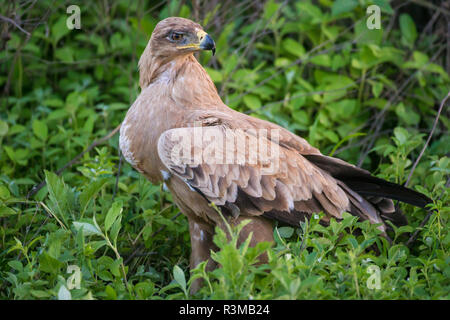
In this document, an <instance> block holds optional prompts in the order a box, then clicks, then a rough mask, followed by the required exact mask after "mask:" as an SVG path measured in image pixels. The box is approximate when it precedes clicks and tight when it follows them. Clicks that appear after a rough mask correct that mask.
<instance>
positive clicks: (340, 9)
mask: <svg viewBox="0 0 450 320" xmlns="http://www.w3.org/2000/svg"><path fill="white" fill-rule="evenodd" d="M357 6H358V1H356V0H336V1H334V2H333V6H332V7H331V14H332V15H333V16H337V15H339V14H341V13H346V12H350V11H352V10H353V9H355V8H356V7H357Z"/></svg>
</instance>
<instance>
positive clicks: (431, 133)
mask: <svg viewBox="0 0 450 320" xmlns="http://www.w3.org/2000/svg"><path fill="white" fill-rule="evenodd" d="M449 97H450V92H449V93H447V96H446V97H445V98H444V99H443V100H442V102H441V105H440V106H439V110H438V113H437V115H436V118H435V119H434V123H433V128H432V129H431V132H430V134H429V135H428V139H427V141H426V142H425V145H424V146H423V148H422V151H420V154H419V156H418V157H417V159H416V161H415V162H414V165H413V166H412V168H411V171H410V172H409V175H408V179H407V180H406V182H405V187H407V186H408V184H409V181H410V180H411V177H412V175H413V173H414V170H416V167H417V165H418V164H419V161H420V159H421V158H422V156H423V153H424V152H425V150H426V148H427V147H428V144H429V143H430V140H431V137H432V136H433V133H434V130H435V129H436V126H437V124H438V121H439V117H440V116H441V112H442V109H443V108H444V104H445V102H446V101H447V100H448V98H449Z"/></svg>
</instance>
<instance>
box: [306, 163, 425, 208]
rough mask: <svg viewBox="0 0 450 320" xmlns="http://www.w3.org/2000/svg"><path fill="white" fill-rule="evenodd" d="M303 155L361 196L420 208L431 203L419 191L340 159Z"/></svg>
mask: <svg viewBox="0 0 450 320" xmlns="http://www.w3.org/2000/svg"><path fill="white" fill-rule="evenodd" d="M305 157H306V158H307V159H308V160H310V161H311V162H312V163H314V164H315V165H317V166H318V167H319V168H321V169H323V170H326V171H328V172H329V173H330V174H331V175H332V176H333V177H334V178H336V179H338V180H340V181H342V182H344V183H345V184H346V185H347V186H348V187H349V188H350V189H352V190H353V191H355V192H356V193H358V194H360V195H361V196H365V197H367V198H377V197H381V198H388V199H393V200H399V201H402V202H406V203H409V204H411V205H414V206H417V207H421V208H424V207H425V206H426V205H427V204H429V203H432V200H431V199H430V198H428V197H427V196H425V195H424V194H422V193H420V192H417V191H414V190H411V189H409V188H406V187H403V186H401V185H398V184H395V183H392V182H389V181H386V180H383V179H380V178H377V177H374V176H372V175H371V174H370V173H369V172H368V171H366V170H363V169H361V168H358V167H355V166H353V165H351V164H348V163H346V162H344V161H342V160H340V159H337V158H331V157H327V156H322V155H307V156H305ZM385 205H386V203H385Z"/></svg>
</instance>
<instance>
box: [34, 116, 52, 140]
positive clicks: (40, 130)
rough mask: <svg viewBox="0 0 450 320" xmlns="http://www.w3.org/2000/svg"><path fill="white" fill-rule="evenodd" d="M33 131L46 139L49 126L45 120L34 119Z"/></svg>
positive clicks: (40, 137) (42, 138) (37, 135)
mask: <svg viewBox="0 0 450 320" xmlns="http://www.w3.org/2000/svg"><path fill="white" fill-rule="evenodd" d="M32 127H33V133H34V134H35V135H36V137H38V138H39V139H41V140H42V141H46V140H47V137H48V128H47V124H46V123H45V122H44V121H41V120H37V119H36V120H34V121H33V125H32Z"/></svg>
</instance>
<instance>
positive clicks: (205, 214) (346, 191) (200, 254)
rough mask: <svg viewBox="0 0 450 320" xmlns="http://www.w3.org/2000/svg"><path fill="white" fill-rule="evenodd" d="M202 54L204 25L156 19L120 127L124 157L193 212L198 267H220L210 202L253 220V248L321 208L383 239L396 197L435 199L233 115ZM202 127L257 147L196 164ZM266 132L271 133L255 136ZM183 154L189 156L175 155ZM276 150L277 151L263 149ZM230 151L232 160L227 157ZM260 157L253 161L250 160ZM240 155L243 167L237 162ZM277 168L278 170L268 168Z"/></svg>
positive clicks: (394, 217) (206, 41)
mask: <svg viewBox="0 0 450 320" xmlns="http://www.w3.org/2000/svg"><path fill="white" fill-rule="evenodd" d="M199 50H213V52H214V50H215V47H214V42H213V41H212V39H211V38H210V37H209V36H208V35H207V34H206V33H205V32H204V31H203V29H202V27H201V26H200V25H198V24H196V23H194V22H192V21H190V20H187V19H183V18H168V19H165V20H163V21H161V22H159V23H158V25H157V26H156V27H155V30H154V31H153V33H152V36H151V38H150V41H149V43H148V45H147V47H146V48H145V51H144V53H143V54H142V56H141V58H140V60H139V71H140V86H141V89H142V91H141V94H140V95H139V97H138V98H137V99H136V101H135V102H134V104H133V105H132V106H131V108H130V109H129V110H128V113H127V115H126V117H125V120H124V122H123V124H122V127H121V130H120V148H121V150H122V153H123V155H124V157H125V158H126V160H127V161H128V162H129V163H130V164H131V165H132V166H133V167H134V168H135V169H136V170H138V171H139V172H140V173H142V174H143V175H144V176H145V177H147V178H148V179H149V180H150V181H151V182H152V183H162V182H165V183H166V185H167V187H168V188H169V190H170V191H171V193H172V195H173V199H174V201H175V203H176V204H177V205H178V207H179V208H180V210H181V211H182V212H183V214H184V215H186V216H187V218H188V220H189V228H190V235H191V245H192V254H191V268H192V267H195V266H196V265H197V264H198V263H199V262H201V261H204V260H207V259H209V265H208V266H209V268H214V266H215V265H214V262H213V261H211V259H210V250H214V249H215V247H214V244H213V242H212V237H213V234H214V227H215V226H219V227H221V228H224V223H223V221H222V219H221V217H220V216H219V214H218V213H217V212H216V210H215V209H214V208H213V207H212V206H211V205H210V203H211V202H214V203H215V204H216V205H217V206H218V207H219V208H221V209H222V212H223V213H224V216H225V217H226V218H227V219H228V220H229V222H230V223H231V224H237V223H239V222H240V221H242V220H244V219H250V220H251V222H250V223H249V224H248V225H247V226H246V227H245V228H244V229H243V232H242V233H241V240H244V239H246V238H247V236H248V235H249V233H250V232H253V237H252V240H251V245H255V244H256V243H258V242H260V241H273V229H272V228H273V225H272V221H273V220H278V221H280V222H283V223H287V224H290V225H293V226H299V223H300V221H302V220H303V219H305V218H308V217H310V216H311V215H312V214H313V213H317V212H320V211H323V212H324V213H325V215H326V216H325V218H324V221H323V223H327V222H328V221H329V219H330V218H331V217H333V218H336V219H340V218H342V213H343V212H344V211H347V212H350V213H351V214H353V215H355V216H358V217H359V218H360V219H362V220H369V221H370V222H372V223H381V226H380V227H379V228H380V230H381V231H382V232H383V234H384V235H385V231H386V225H385V224H384V221H385V220H391V221H393V222H394V223H397V224H405V223H406V219H405V217H404V216H403V215H402V214H401V213H400V212H397V211H396V210H395V208H394V205H393V203H392V200H390V199H397V200H401V201H404V202H407V203H410V204H413V205H416V206H420V207H424V206H425V205H426V204H427V203H429V202H430V199H428V198H427V197H425V196H424V195H422V194H420V193H417V192H415V191H412V190H410V189H407V188H404V187H402V186H399V185H396V184H393V183H390V182H387V181H384V180H382V179H379V178H376V177H373V176H371V175H370V173H369V172H367V171H365V170H363V169H360V168H357V167H355V166H353V165H351V164H348V163H346V162H344V161H342V160H339V159H336V158H332V157H327V156H324V155H322V154H321V153H320V151H319V150H318V149H316V148H314V147H312V146H310V145H309V144H308V142H307V141H306V140H304V139H302V138H300V137H299V136H297V135H295V134H293V133H291V132H289V131H288V130H286V129H284V128H282V127H280V126H278V125H276V124H273V123H270V122H268V121H264V120H261V119H257V118H253V117H250V116H247V115H245V114H242V113H239V112H237V111H234V110H232V109H230V108H229V107H228V106H226V105H225V104H224V103H223V102H222V100H221V99H220V97H219V95H218V93H217V90H216V88H215V86H214V84H213V82H212V81H211V79H210V77H209V76H208V74H207V73H206V71H205V70H204V69H203V67H202V66H201V65H200V64H199V63H198V62H197V60H196V59H195V57H194V56H193V53H194V52H196V51H199ZM200 127H201V129H202V130H203V131H202V133H203V134H206V135H207V136H214V137H215V139H217V140H216V141H222V142H223V141H231V140H232V141H239V139H240V141H246V142H247V144H246V146H249V147H250V146H252V145H253V146H254V145H256V142H255V141H258V143H257V145H258V148H257V149H251V148H238V149H235V150H232V151H229V150H228V149H227V147H226V144H224V143H222V142H221V143H218V146H219V148H218V149H215V150H216V151H215V153H211V154H210V155H209V160H211V159H212V158H214V157H216V156H217V158H214V159H212V160H215V161H206V160H208V159H206V157H204V158H201V161H196V159H195V157H196V155H198V154H203V155H204V154H205V153H207V152H206V151H207V150H208V143H207V141H205V140H200V141H196V140H195V136H196V132H198V131H196V130H198V129H199V128H200ZM261 129H265V130H266V132H267V135H265V136H262V137H261V136H257V134H256V133H257V132H259V131H258V130H261ZM255 132H256V133H255ZM252 139H253V140H252ZM254 139H259V140H254ZM176 148H181V149H182V150H187V151H188V152H185V153H179V154H180V155H181V154H182V157H181V156H180V157H179V158H177V157H176V156H175V157H174V150H175V149H176ZM183 148H184V149H183ZM271 148H274V149H271ZM275 149H276V151H277V152H276V153H275V152H274V153H264V154H263V152H262V151H261V150H275ZM217 150H219V151H220V152H219V151H217ZM255 150H256V151H255ZM230 152H231V153H230ZM227 155H228V156H232V158H233V159H234V161H231V162H229V161H228V162H227V161H223V160H224V159H225V158H226V157H227ZM255 155H256V156H258V157H257V159H256V160H255V161H249V160H248V159H250V158H251V157H252V156H255ZM238 158H239V159H246V161H245V162H238V161H236V160H235V159H238ZM218 159H219V160H220V161H218ZM197 160H198V159H197ZM274 163H276V164H277V166H276V168H275V170H272V171H270V170H267V168H268V167H270V166H271V165H272V164H274ZM197 285H198V284H195V285H194V290H195V289H196V286H197Z"/></svg>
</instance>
